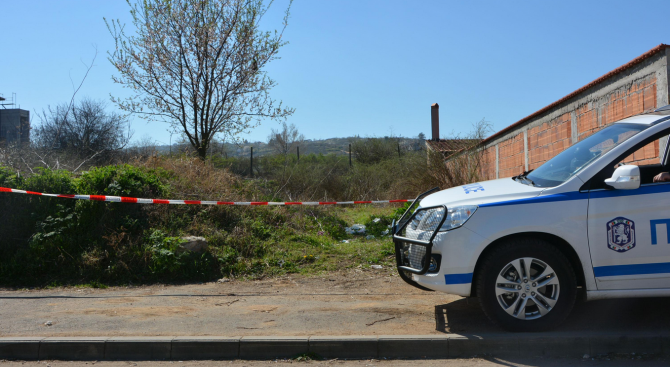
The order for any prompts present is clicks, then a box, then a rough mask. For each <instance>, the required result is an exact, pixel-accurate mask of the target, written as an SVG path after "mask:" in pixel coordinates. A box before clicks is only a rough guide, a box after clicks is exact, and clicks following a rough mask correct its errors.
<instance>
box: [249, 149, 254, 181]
mask: <svg viewBox="0 0 670 367" xmlns="http://www.w3.org/2000/svg"><path fill="white" fill-rule="evenodd" d="M249 174H250V175H251V178H254V147H251V159H250V160H249Z"/></svg>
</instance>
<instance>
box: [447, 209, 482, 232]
mask: <svg viewBox="0 0 670 367" xmlns="http://www.w3.org/2000/svg"><path fill="white" fill-rule="evenodd" d="M476 210H477V205H461V206H454V207H450V208H449V207H448V208H447V219H445V220H444V223H443V224H442V228H440V231H448V230H450V229H454V228H458V227H460V226H462V225H463V224H465V222H467V221H468V219H470V217H471V216H472V215H473V214H475V211H476Z"/></svg>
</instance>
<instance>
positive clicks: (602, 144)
mask: <svg viewBox="0 0 670 367" xmlns="http://www.w3.org/2000/svg"><path fill="white" fill-rule="evenodd" d="M647 127H648V125H642V124H625V123H624V124H622V123H619V124H614V125H611V126H608V127H606V128H604V129H602V130H600V131H598V132H596V133H594V134H593V135H591V136H589V137H588V138H586V139H584V140H582V141H580V142H578V143H576V144H574V145H572V146H571V147H569V148H568V149H566V150H564V151H563V152H561V153H559V154H558V155H556V156H555V157H554V158H552V159H550V160H548V161H547V162H545V163H544V164H543V165H541V166H540V167H538V168H537V169H535V170H534V171H532V172H531V173H530V174H528V176H527V178H528V179H529V180H526V181H521V180H520V182H530V183H532V184H533V185H535V186H538V187H554V186H558V185H560V184H562V183H563V182H565V181H566V180H567V179H569V178H570V177H572V176H574V175H575V174H577V172H579V171H581V170H582V169H583V168H584V167H586V166H588V165H589V164H590V163H591V162H593V161H595V160H596V159H598V158H599V157H600V156H601V155H603V154H605V153H607V152H608V151H610V150H611V149H612V148H614V147H616V146H617V145H619V144H621V143H623V142H624V141H626V140H628V139H630V138H631V137H633V136H635V135H636V134H638V133H639V132H640V131H642V130H644V129H646V128H647Z"/></svg>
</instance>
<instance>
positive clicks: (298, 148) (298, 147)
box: [295, 146, 300, 160]
mask: <svg viewBox="0 0 670 367" xmlns="http://www.w3.org/2000/svg"><path fill="white" fill-rule="evenodd" d="M295 148H296V149H297V150H298V160H300V146H297V147H295Z"/></svg>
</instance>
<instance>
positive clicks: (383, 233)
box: [382, 229, 391, 236]
mask: <svg viewBox="0 0 670 367" xmlns="http://www.w3.org/2000/svg"><path fill="white" fill-rule="evenodd" d="M389 232H391V231H389V230H388V229H387V230H384V232H382V236H386V235H387V234H389Z"/></svg>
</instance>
